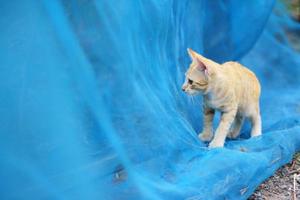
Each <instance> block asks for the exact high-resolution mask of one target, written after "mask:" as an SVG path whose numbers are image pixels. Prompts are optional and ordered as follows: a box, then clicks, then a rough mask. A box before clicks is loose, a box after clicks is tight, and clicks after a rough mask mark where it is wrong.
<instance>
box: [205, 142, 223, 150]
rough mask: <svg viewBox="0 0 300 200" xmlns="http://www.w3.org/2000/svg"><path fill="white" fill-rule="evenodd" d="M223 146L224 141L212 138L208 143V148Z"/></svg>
mask: <svg viewBox="0 0 300 200" xmlns="http://www.w3.org/2000/svg"><path fill="white" fill-rule="evenodd" d="M223 146H224V142H220V141H216V140H213V141H211V142H210V143H209V145H208V148H210V149H212V148H218V147H223Z"/></svg>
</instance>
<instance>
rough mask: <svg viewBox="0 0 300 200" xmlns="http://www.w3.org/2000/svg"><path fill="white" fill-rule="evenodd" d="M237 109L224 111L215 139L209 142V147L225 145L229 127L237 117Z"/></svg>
mask: <svg viewBox="0 0 300 200" xmlns="http://www.w3.org/2000/svg"><path fill="white" fill-rule="evenodd" d="M236 111H237V109H232V110H230V111H228V112H224V113H222V116H221V121H220V124H219V126H218V128H217V130H216V134H215V137H214V139H213V140H212V141H211V142H210V143H209V148H215V147H223V146H224V142H225V139H226V136H227V134H228V131H229V128H230V126H231V124H232V122H233V120H234V118H235V115H236Z"/></svg>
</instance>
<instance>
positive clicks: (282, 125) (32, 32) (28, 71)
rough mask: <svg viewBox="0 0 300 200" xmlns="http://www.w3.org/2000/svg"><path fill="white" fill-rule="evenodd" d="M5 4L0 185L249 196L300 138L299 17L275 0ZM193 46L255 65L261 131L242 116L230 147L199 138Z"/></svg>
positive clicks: (66, 192) (25, 192)
mask: <svg viewBox="0 0 300 200" xmlns="http://www.w3.org/2000/svg"><path fill="white" fill-rule="evenodd" d="M0 11H1V16H0V27H1V31H0V69H1V73H0V111H1V116H0V150H1V151H0V152H1V153H0V155H1V159H0V163H1V165H0V175H1V176H0V177H1V187H0V197H1V199H72V200H73V199H104V200H122V199H126V200H129V199H130V200H131V199H151V200H156V199H158V200H170V199H172V200H176V199H186V200H200V199H203V200H210V199H247V197H249V196H250V195H251V193H252V192H253V191H254V190H255V188H256V187H257V186H258V185H259V184H260V183H261V182H262V181H263V180H264V179H266V178H267V177H269V176H270V175H272V174H273V173H274V171H275V170H276V169H277V168H278V167H280V166H281V165H283V164H285V163H287V162H288V161H290V160H291V158H292V155H293V153H294V152H295V151H297V150H299V148H300V134H299V132H300V126H299V115H300V104H299V102H300V93H299V89H300V67H299V66H300V59H299V52H298V51H297V49H299V30H300V28H299V25H298V24H296V23H295V22H293V21H292V20H291V19H290V18H289V17H288V16H287V15H286V12H285V10H284V9H283V8H282V7H281V6H280V5H279V4H278V5H277V4H275V2H274V1H273V0H252V1H240V0H214V1H210V0H132V1H129V0H106V1H105V0H94V1H93V0H72V1H68V0H65V1H63V0H62V1H58V0H51V1H50V0H44V1H34V0H27V1H1V6H0ZM297 34H298V35H297ZM187 47H190V48H193V49H195V50H196V51H198V52H200V53H202V54H203V55H205V56H207V57H209V58H211V59H214V60H216V61H218V62H221V63H222V62H225V61H229V60H237V61H239V62H241V63H243V64H244V65H246V66H248V67H249V68H250V69H251V70H253V71H254V72H255V73H256V74H257V76H258V78H259V79H260V81H261V84H262V97H261V114H262V120H263V136H262V137H259V138H252V139H249V131H250V126H249V124H245V126H244V127H243V129H242V135H241V137H240V138H239V139H238V140H231V141H227V142H226V145H225V148H218V149H213V150H209V149H207V144H205V143H202V142H201V141H199V139H198V137H197V133H199V132H200V130H201V126H202V114H201V112H202V111H201V109H202V108H201V97H198V98H195V99H190V98H188V97H187V96H186V95H185V94H183V93H182V91H181V84H182V83H183V80H184V72H185V70H186V69H187V67H188V64H189V62H190V60H189V58H188V55H187V53H186V49H187ZM217 121H218V117H216V119H215V125H217Z"/></svg>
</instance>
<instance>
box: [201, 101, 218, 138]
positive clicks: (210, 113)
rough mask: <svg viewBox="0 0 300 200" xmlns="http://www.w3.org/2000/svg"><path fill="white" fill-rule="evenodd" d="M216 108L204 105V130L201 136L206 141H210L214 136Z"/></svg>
mask: <svg viewBox="0 0 300 200" xmlns="http://www.w3.org/2000/svg"><path fill="white" fill-rule="evenodd" d="M214 114H215V110H214V109H212V108H208V107H206V106H204V107H203V130H202V133H200V134H199V138H200V139H201V140H202V141H204V142H209V141H211V139H212V138H213V119H214Z"/></svg>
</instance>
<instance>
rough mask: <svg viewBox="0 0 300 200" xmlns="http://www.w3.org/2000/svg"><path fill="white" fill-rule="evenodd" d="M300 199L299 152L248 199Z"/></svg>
mask: <svg viewBox="0 0 300 200" xmlns="http://www.w3.org/2000/svg"><path fill="white" fill-rule="evenodd" d="M296 199H300V153H297V154H295V156H294V158H293V160H292V162H291V163H289V164H286V165H285V166H283V167H281V168H280V169H278V170H277V171H276V173H275V174H274V175H273V176H271V177H270V178H269V179H267V180H266V181H265V182H264V183H262V184H261V185H260V186H259V187H258V188H257V189H256V191H255V192H254V193H253V194H252V196H251V197H250V198H249V199H248V200H296Z"/></svg>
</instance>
